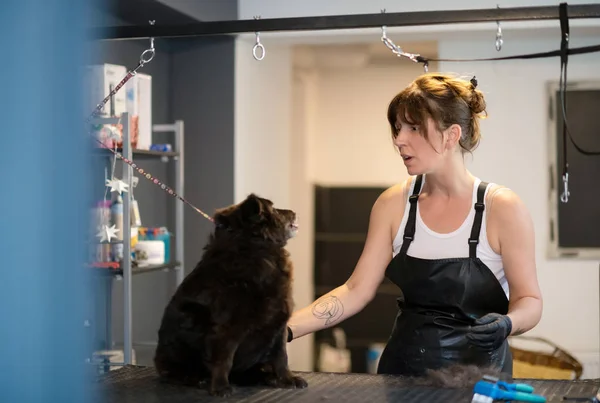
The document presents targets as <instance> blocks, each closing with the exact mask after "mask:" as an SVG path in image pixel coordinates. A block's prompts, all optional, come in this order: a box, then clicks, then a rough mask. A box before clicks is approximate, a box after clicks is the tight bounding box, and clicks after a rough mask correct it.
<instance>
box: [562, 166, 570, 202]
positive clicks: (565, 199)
mask: <svg viewBox="0 0 600 403" xmlns="http://www.w3.org/2000/svg"><path fill="white" fill-rule="evenodd" d="M562 178H563V187H564V189H563V193H562V194H561V195H560V201H561V202H563V203H566V202H568V201H569V196H570V195H571V192H569V173H565V174H564V175H563V177H562Z"/></svg>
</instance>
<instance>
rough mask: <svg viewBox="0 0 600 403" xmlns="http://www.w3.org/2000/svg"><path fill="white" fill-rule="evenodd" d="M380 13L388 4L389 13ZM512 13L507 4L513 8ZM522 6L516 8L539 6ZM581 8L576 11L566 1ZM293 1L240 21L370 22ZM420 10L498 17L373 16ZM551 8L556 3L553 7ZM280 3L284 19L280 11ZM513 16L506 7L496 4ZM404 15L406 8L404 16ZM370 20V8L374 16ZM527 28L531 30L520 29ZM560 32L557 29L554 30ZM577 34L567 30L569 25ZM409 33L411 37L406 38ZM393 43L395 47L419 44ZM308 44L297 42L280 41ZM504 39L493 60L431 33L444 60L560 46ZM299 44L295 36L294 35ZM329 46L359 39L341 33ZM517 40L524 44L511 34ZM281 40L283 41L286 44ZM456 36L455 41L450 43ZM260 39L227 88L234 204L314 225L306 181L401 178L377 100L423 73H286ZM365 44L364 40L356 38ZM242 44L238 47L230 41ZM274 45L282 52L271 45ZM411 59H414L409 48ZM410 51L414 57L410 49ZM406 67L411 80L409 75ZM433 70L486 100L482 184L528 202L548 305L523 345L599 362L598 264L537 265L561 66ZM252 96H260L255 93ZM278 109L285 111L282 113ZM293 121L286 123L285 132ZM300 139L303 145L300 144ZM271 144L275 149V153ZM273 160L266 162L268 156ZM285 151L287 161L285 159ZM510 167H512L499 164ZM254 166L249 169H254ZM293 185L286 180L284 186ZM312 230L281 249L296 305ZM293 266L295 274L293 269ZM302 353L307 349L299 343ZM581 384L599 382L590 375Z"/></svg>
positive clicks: (540, 35)
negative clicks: (275, 206) (287, 209)
mask: <svg viewBox="0 0 600 403" xmlns="http://www.w3.org/2000/svg"><path fill="white" fill-rule="evenodd" d="M388 3H389V4H388ZM513 3H515V2H513ZM544 3H545V2H541V1H536V2H533V1H529V2H528V4H523V3H521V4H518V5H519V6H525V5H543V4H544ZM574 3H586V2H585V1H583V2H579V1H578V2H570V4H574ZM293 4H294V7H293V8H292V7H289V6H290V2H275V1H258V0H256V1H253V0H240V18H241V19H244V18H252V16H253V15H258V14H261V15H262V17H263V18H269V17H281V16H301V15H323V14H346V13H357V12H373V11H374V10H371V9H369V8H368V7H369V5H368V3H366V2H362V1H344V2H343V6H342V2H341V1H338V2H334V1H328V2H317V1H312V0H311V1H305V2H301V3H298V2H294V3H293ZM400 4H402V7H415V8H417V7H418V9H419V10H427V9H439V8H442V9H445V8H450V7H452V8H479V7H495V5H496V3H495V2H494V3H493V4H492V2H489V1H486V2H483V3H482V2H476V3H475V2H467V1H466V0H465V1H459V2H455V3H453V5H450V4H449V3H445V2H441V1H439V0H438V1H429V2H419V4H418V6H417V5H414V6H410V4H411V3H409V2H402V3H401V2H392V1H386V2H383V3H382V4H381V5H380V4H378V5H377V9H379V8H380V7H381V8H383V7H386V8H387V9H388V11H400V10H399V7H400ZM550 4H558V2H556V3H550ZM283 5H286V8H285V10H284V9H283V8H282V7H281V6H283ZM508 5H512V6H516V5H517V4H516V3H515V4H508V3H504V4H501V6H508ZM405 10H406V9H405ZM375 11H378V10H375ZM529 25H530V24H529ZM554 25H555V26H557V25H558V22H554ZM573 25H575V24H572V26H573ZM404 32H408V31H404ZM415 32H416V33H415V34H414V35H410V34H409V33H407V34H406V35H404V36H402V37H399V36H394V39H395V41H396V42H397V43H399V42H400V41H408V40H411V39H415V40H417V39H422V37H418V29H415ZM306 34H307V35H306V38H307V39H306V42H302V39H298V38H299V37H300V36H298V37H296V38H295V39H294V40H292V41H289V36H288V37H287V40H288V42H290V43H291V42H293V43H310V42H314V37H313V39H310V38H309V36H310V35H308V33H306ZM522 34H523V32H516V31H513V32H511V31H509V32H508V34H507V32H506V31H505V38H506V40H505V44H504V47H503V51H502V53H500V54H499V53H497V52H496V51H495V49H494V46H493V38H494V34H493V31H492V33H491V34H488V35H465V34H464V32H463V33H462V37H461V39H460V40H458V39H452V38H453V37H452V36H451V35H448V34H447V33H442V34H439V35H437V38H438V39H439V40H440V43H439V56H440V57H442V58H445V57H448V58H459V57H461V58H472V57H488V56H491V57H494V56H500V55H507V54H520V53H528V52H538V51H541V50H554V49H557V48H558V43H559V36H558V33H557V31H556V29H554V30H552V31H541V30H535V31H534V30H531V32H529V33H527V35H524V36H523V35H522ZM583 34H585V31H584V30H582V31H577V30H572V36H571V44H570V46H571V47H576V46H584V45H587V44H597V43H598V40H599V39H598V38H600V35H598V32H596V35H595V36H593V37H589V38H588V39H585V38H584V37H583ZM299 35H300V34H299ZM343 35H344V34H343V33H340V34H339V37H337V38H336V39H335V41H337V42H343V41H344V40H350V39H348V38H353V39H357V37H356V36H351V35H348V36H347V37H344V36H343ZM519 35H522V36H519ZM284 36H285V35H282V36H281V37H284ZM456 37H457V36H455V37H454V38H456ZM272 38H273V39H272V40H265V39H264V40H263V43H265V46H266V47H267V56H266V57H265V59H264V60H263V61H262V62H257V61H255V60H254V59H252V56H251V47H252V45H253V41H254V38H253V37H250V38H248V42H245V43H244V44H243V45H241V47H239V49H238V57H237V59H238V60H237V61H236V63H237V66H236V71H237V73H236V74H237V77H236V79H237V81H238V82H237V83H236V192H235V194H236V198H237V199H240V198H241V197H242V196H243V195H245V194H246V193H248V192H249V191H257V192H260V193H263V194H264V195H265V196H268V197H272V198H274V200H275V202H276V203H278V202H279V203H283V204H288V205H293V206H294V207H295V208H296V209H297V210H298V211H300V212H301V219H302V225H303V228H305V227H306V226H304V222H305V221H308V222H310V221H312V211H311V204H312V194H310V193H309V192H310V183H311V182H320V183H325V184H328V185H335V184H340V185H341V184H343V185H348V184H357V185H375V186H381V185H387V184H390V183H394V182H396V181H398V180H401V179H402V178H404V177H405V175H406V173H405V171H404V169H403V166H402V165H401V164H400V161H399V160H398V158H397V157H396V155H395V154H394V151H393V149H392V147H391V145H390V142H389V129H388V128H387V123H386V116H385V109H386V106H387V105H386V102H388V101H389V98H390V97H391V96H392V95H393V94H394V93H395V92H397V91H398V90H400V89H401V88H402V86H404V85H405V84H406V83H407V82H408V80H410V77H411V75H412V76H415V75H416V74H419V73H420V72H421V71H422V70H421V69H420V67H418V66H417V65H412V64H410V63H400V64H399V65H401V66H402V67H401V68H400V67H399V68H397V69H390V68H383V67H379V68H377V69H366V70H361V69H354V70H352V71H349V70H346V71H344V70H342V69H340V70H337V71H334V72H332V71H317V72H312V73H310V72H306V71H305V72H303V73H298V74H295V75H292V73H291V70H292V63H291V50H290V46H289V45H284V44H281V43H284V42H285V41H279V42H278V41H277V38H280V37H278V36H276V35H275V36H273V37H272ZM359 39H360V41H362V42H364V41H365V40H368V39H365V38H359ZM239 41H243V39H239ZM277 43H279V45H278V44H277ZM411 51H413V49H411ZM414 51H418V49H414ZM409 69H412V70H409ZM439 70H441V71H455V72H458V73H461V74H465V75H470V74H476V75H477V78H478V81H479V85H480V88H481V89H482V90H484V92H485V93H486V96H487V100H488V110H489V113H490V117H489V118H488V119H487V120H486V121H484V122H483V124H482V128H483V135H484V138H483V141H482V144H481V146H480V148H479V149H478V150H477V151H476V152H475V155H474V157H473V160H472V161H469V166H470V168H471V169H472V171H473V172H474V173H475V174H476V175H478V176H480V177H481V178H483V179H485V180H488V181H493V182H497V183H501V184H504V185H506V186H509V187H510V188H512V189H514V190H515V191H516V192H517V193H518V194H519V195H520V196H521V197H522V199H523V200H524V201H525V203H526V204H527V206H528V207H529V209H530V211H531V214H532V216H533V220H534V224H535V228H536V240H537V261H538V275H539V280H540V284H541V287H542V291H543V294H544V300H545V306H544V314H543V318H542V321H541V323H540V324H539V325H538V327H537V328H536V329H535V330H533V331H532V332H531V333H530V334H531V335H538V336H542V337H546V338H548V339H550V340H552V341H553V342H556V343H558V344H559V345H562V346H563V347H565V348H566V349H568V350H569V351H571V352H572V353H574V354H575V355H576V356H577V357H580V358H581V359H582V360H583V361H587V360H588V357H589V356H592V357H598V356H599V354H600V352H599V344H600V343H599V340H600V334H599V327H600V323H599V316H600V312H599V300H598V291H599V290H598V283H599V278H598V276H599V274H598V262H593V261H569V260H548V259H546V257H545V256H546V252H545V247H546V240H547V237H548V230H549V223H548V217H549V215H548V214H549V211H548V206H547V197H548V161H547V147H548V144H547V142H548V138H547V136H548V134H547V129H546V124H547V116H546V108H547V102H546V94H545V87H544V86H545V82H546V81H547V80H555V79H557V78H558V74H559V59H558V58H550V59H540V60H529V61H510V62H509V61H503V62H493V63H489V62H486V63H483V62H480V63H470V64H466V63H463V64H458V63H447V64H443V63H442V64H440V66H439ZM598 71H600V55H599V54H593V55H580V56H572V57H571V58H570V63H569V80H572V81H575V80H580V79H581V80H583V79H595V80H598V79H600V76H599V75H598ZM259 91H260V92H259ZM286 108H287V109H286ZM290 122H291V123H292V124H290ZM302 133H304V136H305V137H304V139H302V138H301V136H302ZM275 143H277V145H275ZM275 149H277V150H279V151H278V152H277V154H276V155H273V153H272V151H273V150H275ZM286 152H287V153H289V154H287V155H286ZM509 158H511V159H513V158H515V159H516V163H508V159H509ZM254 163H256V164H258V165H253V164H254ZM290 178H291V179H290ZM311 229H312V228H311V227H310V224H309V226H308V228H305V230H307V231H305V232H301V234H302V235H301V236H305V238H300V237H299V238H298V239H297V240H294V241H293V242H292V243H291V245H290V250H292V252H293V257H294V260H295V262H296V267H297V269H296V276H295V277H296V286H295V289H294V298H295V300H296V303H297V305H299V306H304V305H305V304H306V303H309V302H310V299H311V296H312V294H313V289H312V248H311V245H312V239H310V235H309V234H307V232H308V230H311ZM298 266H299V267H300V268H298ZM306 339H308V338H303V339H301V340H298V341H295V342H294V343H292V344H291V346H290V348H289V351H290V363H291V365H292V368H294V369H299V370H307V369H308V370H310V369H311V363H312V351H311V350H310V346H311V345H312V344H310V343H311V342H312V341H309V340H306ZM301 343H305V344H301ZM584 375H591V376H596V377H597V376H600V374H598V373H593V374H592V373H590V372H588V374H584Z"/></svg>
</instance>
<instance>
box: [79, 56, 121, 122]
mask: <svg viewBox="0 0 600 403" xmlns="http://www.w3.org/2000/svg"><path fill="white" fill-rule="evenodd" d="M126 75H127V68H126V67H125V66H120V65H117V64H108V63H105V64H96V65H91V66H87V69H86V75H85V78H86V84H85V85H86V87H87V88H88V89H89V93H88V97H89V98H88V99H89V103H88V105H86V109H89V112H87V113H88V114H89V113H91V112H93V111H94V110H95V109H96V107H97V106H98V104H99V103H100V102H102V100H103V99H104V98H106V97H107V96H108V94H110V92H111V91H112V90H113V89H114V88H115V87H116V86H117V85H118V84H119V83H120V82H121V81H122V80H123V78H125V76H126ZM125 99H126V98H125V91H123V89H121V90H119V91H118V92H117V93H116V94H115V95H114V96H113V97H112V99H111V100H110V101H109V102H107V103H106V104H105V105H104V106H103V107H102V109H101V112H100V115H101V116H106V117H110V116H120V115H121V114H122V113H123V112H126V111H127V107H126V101H125Z"/></svg>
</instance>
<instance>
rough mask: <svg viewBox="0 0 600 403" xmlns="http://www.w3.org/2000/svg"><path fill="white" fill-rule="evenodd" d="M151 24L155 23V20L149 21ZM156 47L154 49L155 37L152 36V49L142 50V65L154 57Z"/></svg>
mask: <svg viewBox="0 0 600 403" xmlns="http://www.w3.org/2000/svg"><path fill="white" fill-rule="evenodd" d="M149 22H150V25H154V23H155V22H156V21H155V20H151V21H149ZM155 53H156V52H155V49H154V38H153V37H152V38H150V49H146V50H144V51H143V52H142V55H141V56H140V66H143V65H144V64H146V63H149V62H150V61H151V60H152V59H154V55H155Z"/></svg>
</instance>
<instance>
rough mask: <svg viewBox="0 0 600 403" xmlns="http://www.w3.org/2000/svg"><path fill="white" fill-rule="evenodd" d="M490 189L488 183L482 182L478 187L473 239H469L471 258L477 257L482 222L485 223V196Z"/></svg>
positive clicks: (472, 232) (472, 230)
mask: <svg viewBox="0 0 600 403" xmlns="http://www.w3.org/2000/svg"><path fill="white" fill-rule="evenodd" d="M487 187H488V183H487V182H480V183H479V186H478V187H477V202H476V203H475V219H474V220H473V227H472V228H471V237H470V238H469V257H470V258H476V257H477V244H479V233H480V232H481V222H482V221H483V211H484V210H485V203H484V196H485V190H486V189H487Z"/></svg>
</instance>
